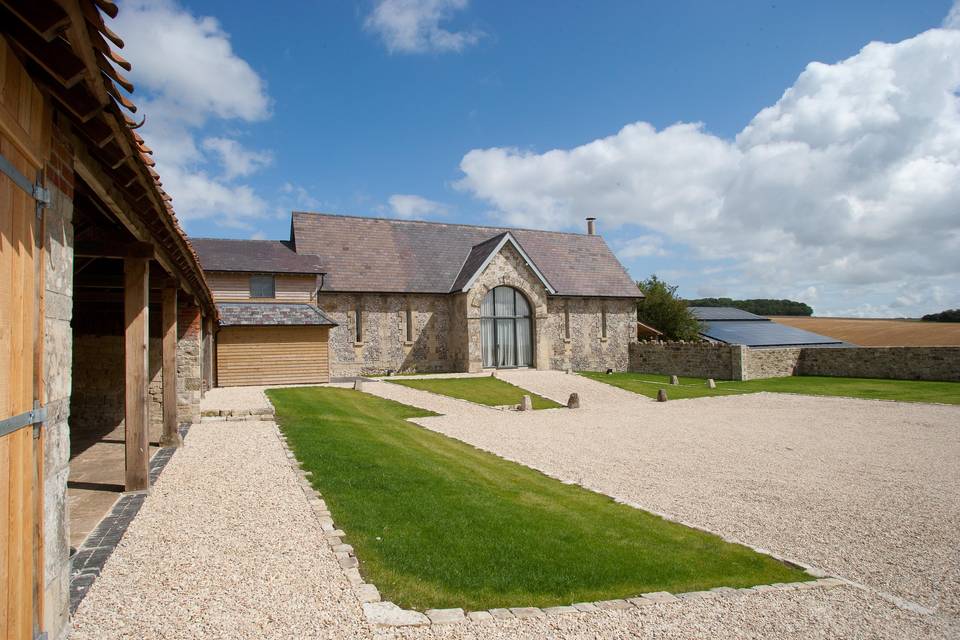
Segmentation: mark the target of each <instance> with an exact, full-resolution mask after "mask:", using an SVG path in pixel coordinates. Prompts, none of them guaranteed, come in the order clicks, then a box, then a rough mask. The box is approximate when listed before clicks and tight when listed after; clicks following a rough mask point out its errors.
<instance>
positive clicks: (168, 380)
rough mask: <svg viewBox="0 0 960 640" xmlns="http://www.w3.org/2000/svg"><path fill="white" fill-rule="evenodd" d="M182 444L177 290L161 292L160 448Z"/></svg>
mask: <svg viewBox="0 0 960 640" xmlns="http://www.w3.org/2000/svg"><path fill="white" fill-rule="evenodd" d="M181 444H182V441H181V438H180V431H179V430H178V429H177V289H176V288H175V287H166V288H165V289H164V290H163V435H162V436H161V437H160V446H161V447H179V446H180V445H181Z"/></svg>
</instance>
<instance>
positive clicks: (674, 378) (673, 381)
mask: <svg viewBox="0 0 960 640" xmlns="http://www.w3.org/2000/svg"><path fill="white" fill-rule="evenodd" d="M670 384H680V378H678V377H677V376H670Z"/></svg>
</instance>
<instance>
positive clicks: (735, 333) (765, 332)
mask: <svg viewBox="0 0 960 640" xmlns="http://www.w3.org/2000/svg"><path fill="white" fill-rule="evenodd" d="M703 324H704V328H703V329H702V330H701V332H700V333H701V334H702V335H704V336H706V337H708V338H711V339H713V340H719V341H720V342H726V343H727V344H742V345H746V346H748V347H773V346H791V345H807V344H811V345H836V346H846V343H844V342H843V341H841V340H837V339H836V338H830V337H828V336H822V335H820V334H819V333H813V332H812V331H804V330H803V329H795V328H793V327H788V326H786V325H782V324H778V323H776V322H770V321H769V320H768V321H766V322H757V321H751V320H748V321H740V322H738V321H731V320H728V321H722V322H705V323H703Z"/></svg>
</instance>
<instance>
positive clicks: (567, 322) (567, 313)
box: [563, 301, 570, 340]
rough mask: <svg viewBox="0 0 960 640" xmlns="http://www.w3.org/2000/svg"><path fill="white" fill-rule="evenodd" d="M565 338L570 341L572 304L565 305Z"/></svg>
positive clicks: (566, 303) (565, 303)
mask: <svg viewBox="0 0 960 640" xmlns="http://www.w3.org/2000/svg"><path fill="white" fill-rule="evenodd" d="M563 337H564V338H566V339H567V340H569V339H570V302H569V301H566V302H564V303H563Z"/></svg>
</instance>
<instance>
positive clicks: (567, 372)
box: [564, 369, 573, 376]
mask: <svg viewBox="0 0 960 640" xmlns="http://www.w3.org/2000/svg"><path fill="white" fill-rule="evenodd" d="M564 373H566V374H567V375H568V376H569V375H571V374H572V373H573V369H567V370H566V371H565V372H564Z"/></svg>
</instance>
